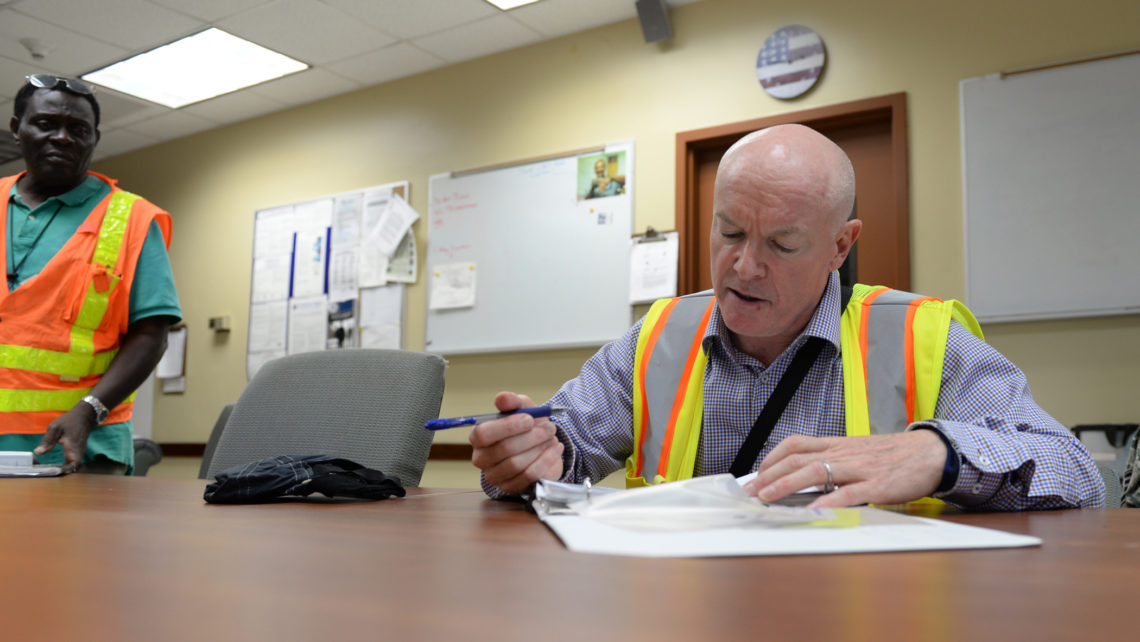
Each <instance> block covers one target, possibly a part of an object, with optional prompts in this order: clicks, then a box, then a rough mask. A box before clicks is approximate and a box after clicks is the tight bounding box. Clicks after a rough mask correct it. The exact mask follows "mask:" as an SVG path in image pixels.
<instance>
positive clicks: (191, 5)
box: [150, 0, 271, 22]
mask: <svg viewBox="0 0 1140 642" xmlns="http://www.w3.org/2000/svg"><path fill="white" fill-rule="evenodd" d="M150 1H151V2H153V3H155V4H160V5H162V6H164V7H166V8H168V9H173V10H174V11H177V12H179V13H184V14H186V15H188V16H193V17H195V18H197V19H199V20H202V21H204V22H217V21H218V20H221V19H222V18H227V17H229V16H233V15H237V14H239V13H241V12H243V11H246V10H248V9H252V8H254V7H257V6H260V5H263V4H266V3H268V2H270V1H271V0H193V1H192V2H189V1H188V0H150Z"/></svg>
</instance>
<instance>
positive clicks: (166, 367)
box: [155, 326, 186, 379]
mask: <svg viewBox="0 0 1140 642" xmlns="http://www.w3.org/2000/svg"><path fill="white" fill-rule="evenodd" d="M185 364H186V327H185V326H183V327H181V328H178V329H175V330H171V331H170V332H169V333H167V335H166V351H165V352H163V353H162V358H161V359H159V361H158V367H157V368H156V369H155V370H156V372H155V376H156V377H158V378H159V379H170V378H172V377H181V376H182V374H183V372H185V367H186V366H185Z"/></svg>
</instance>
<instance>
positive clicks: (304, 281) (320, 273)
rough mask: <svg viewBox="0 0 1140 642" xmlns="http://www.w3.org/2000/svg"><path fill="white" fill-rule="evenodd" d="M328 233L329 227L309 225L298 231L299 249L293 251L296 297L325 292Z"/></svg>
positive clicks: (294, 294) (294, 291)
mask: <svg viewBox="0 0 1140 642" xmlns="http://www.w3.org/2000/svg"><path fill="white" fill-rule="evenodd" d="M327 235H328V228H327V227H315V226H308V227H307V228H306V229H303V230H299V231H298V232H297V249H296V251H295V252H294V253H293V296H294V297H301V298H304V297H312V296H317V295H321V294H324V293H325V262H326V261H328V244H327V242H326V241H327Z"/></svg>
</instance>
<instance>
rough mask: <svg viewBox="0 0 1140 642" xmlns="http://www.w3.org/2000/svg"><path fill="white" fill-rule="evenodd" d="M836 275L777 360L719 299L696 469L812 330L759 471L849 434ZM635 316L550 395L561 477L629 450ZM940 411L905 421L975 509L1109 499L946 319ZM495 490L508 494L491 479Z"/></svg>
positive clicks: (610, 465) (726, 440)
mask: <svg viewBox="0 0 1140 642" xmlns="http://www.w3.org/2000/svg"><path fill="white" fill-rule="evenodd" d="M839 305H840V288H839V277H838V276H837V274H836V273H833V274H832V275H831V278H830V280H829V281H828V284H827V288H826V289H825V290H824V295H823V298H822V299H821V300H820V305H819V307H818V308H817V309H816V311H815V314H814V315H813V316H812V318H811V320H810V321H809V322H808V324H807V327H806V328H804V331H803V332H802V333H801V334H800V336H799V337H798V338H797V339H796V341H794V342H793V343H792V345H791V346H789V347H788V348H787V349H786V350H784V352H783V353H782V354H781V355H780V356H779V357H777V358H776V360H775V361H774V362H772V364H771V365H769V366H767V367H765V365H764V364H763V363H761V362H760V361H758V360H757V359H755V358H753V357H751V356H750V355H747V354H745V353H743V352H741V351H739V350H737V349H736V348H735V347H734V346H733V345H732V341H731V339H730V337H729V333H728V330H727V328H726V327H725V325H724V322H723V320H722V319H721V315H720V309H719V308H718V307H716V306H714V309H713V313H712V318H711V320H710V323H709V325H708V329H707V330H706V332H705V337H704V339H703V342H704V348H705V352H706V354H707V355H708V363H707V364H706V366H705V379H704V399H705V407H704V422H703V425H702V430H701V438H700V445H699V446H698V449H697V459H696V469H695V470H694V471H693V474H694V475H715V474H719V473H725V472H728V469H729V467H730V466H731V465H732V462H733V460H734V459H735V458H736V453H737V451H739V450H740V446H741V445H742V444H743V443H744V440H745V438H746V437H747V436H748V433H749V431H750V430H751V429H752V424H753V422H754V421H755V419H756V417H757V416H758V415H759V414H760V410H761V408H763V406H764V404H765V403H766V402H767V400H768V397H769V396H770V395H771V394H772V391H773V390H774V389H775V387H776V384H777V383H778V382H779V381H780V377H782V376H783V374H784V371H785V370H787V368H788V365H789V364H790V363H791V361H792V358H793V357H794V356H795V353H796V351H797V350H798V349H799V347H800V345H802V344H803V342H804V341H806V339H807V337H809V336H814V337H820V338H822V339H825V340H826V341H827V345H825V346H824V348H823V351H822V352H821V353H820V355H819V358H817V359H816V361H815V363H814V364H813V365H812V367H811V369H810V370H809V371H808V374H807V376H806V377H805V378H804V380H803V383H801V384H800V387H799V389H798V390H797V391H796V393H795V395H794V396H793V397H792V399H791V401H790V402H789V403H788V406H787V408H786V409H785V410H784V413H783V415H782V416H781V417H780V419H779V421H777V422H776V426H775V427H774V428H773V430H772V434H771V436H770V437H769V439H768V442H767V444H766V445H765V447H764V450H763V451H761V453H760V456H759V457H758V458H757V460H756V463H755V464H753V470H755V469H756V468H758V467H759V465H760V462H761V461H762V460H763V458H764V457H765V456H766V455H767V454H768V453H769V452H771V450H772V448H774V447H775V446H776V444H778V443H779V442H780V441H781V440H782V439H784V438H786V437H789V436H791V435H807V436H811V437H841V436H844V435H845V434H846V420H845V407H844V399H843V397H844V392H843V362H842V359H841V357H840V343H839V326H840V323H839V318H840V311H839ZM641 323H642V321H639V322H638V323H637V324H636V325H634V326H633V328H631V329H630V330H629V331H628V332H626V334H625V335H624V336H622V337H621V338H620V339H618V340H616V341H613V342H611V343H609V344H607V345H605V346H603V347H602V349H601V350H599V351H598V352H597V353H596V354H595V355H594V356H593V357H591V358H590V360H589V361H587V362H586V364H585V365H584V366H583V367H582V371H581V373H580V374H579V375H578V376H577V377H576V378H574V379H572V380H570V381H568V382H566V383H565V384H564V385H563V386H562V388H561V390H559V391H558V393H557V394H555V395H554V397H553V398H551V400H550V402H549V403H551V404H556V405H562V406H566V407H568V408H569V410H568V411H567V412H566V413H564V414H562V415H560V416H559V417H557V419H556V423H557V424H558V428H559V431H558V433H559V434H558V436H559V439H561V440H562V443H563V444H564V445H565V446H566V449H565V450H564V452H563V466H564V474H563V478H562V481H574V482H580V481H582V480H583V479H585V478H587V477H588V478H590V479H591V480H595V481H596V480H600V479H603V478H604V477H606V476H607V475H609V474H610V473H612V472H614V471H615V470H617V469H619V468H621V467H622V466H623V465H624V463H625V459H626V458H627V457H629V455H630V453H631V452H632V451H633V428H632V426H633V402H632V390H633V361H634V351H635V349H636V346H637V335H638V332H639V331H640V330H641ZM934 416H935V419H931V420H929V421H924V422H918V423H915V424H912V425H911V426H909V427H908V430H913V429H915V428H917V427H923V428H931V429H934V430H937V431H938V432H940V433H941V434H942V435H943V436H944V437H946V438H947V439H948V440H949V443H950V444H951V445H952V446H953V447H954V449H955V450H956V451H957V453H958V456H959V458H960V462H961V467H960V472H959V475H958V480H957V483H956V484H955V485H954V487H953V488H950V489H948V490H947V491H946V492H943V493H938V494H937V496H938V497H940V498H942V499H944V500H946V501H947V502H950V503H953V504H957V505H960V506H964V507H969V508H972V509H979V510H1024V509H1042V508H1063V507H1076V506H1103V505H1104V496H1105V493H1104V482H1103V481H1102V480H1101V477H1100V473H1099V472H1098V471H1097V468H1096V464H1095V463H1094V462H1093V460H1092V457H1091V456H1090V455H1089V453H1088V451H1087V450H1086V449H1085V447H1084V446H1083V445H1082V444H1081V442H1080V441H1079V440H1078V439H1077V438H1076V437H1074V436H1073V434H1072V433H1071V432H1070V431H1069V430H1068V429H1067V428H1065V427H1064V426H1063V425H1061V424H1060V423H1058V422H1057V420H1055V419H1053V418H1052V417H1050V416H1049V415H1048V414H1046V413H1045V411H1044V410H1042V409H1041V408H1040V407H1039V406H1038V405H1037V404H1036V403H1035V402H1034V401H1033V396H1032V394H1031V393H1030V391H1029V385H1028V383H1027V382H1026V379H1025V375H1024V373H1022V372H1021V370H1019V369H1018V368H1017V366H1015V365H1013V364H1012V363H1010V362H1009V360H1008V359H1006V358H1005V357H1003V356H1002V355H1001V354H1000V353H999V352H997V351H996V350H994V349H993V348H992V347H990V346H989V345H988V344H986V343H985V342H984V341H982V340H980V339H978V338H977V337H975V336H974V335H973V334H971V333H970V332H968V331H967V330H965V329H964V328H962V327H961V326H960V325H958V323H956V322H955V323H952V324H951V326H950V335H949V338H948V340H947V346H946V358H945V362H944V365H943V369H942V387H941V392H940V393H939V396H938V404H937V407H936V408H935V415H934ZM483 487H484V490H486V491H487V493H488V495H490V496H492V497H501V496H503V493H502V491H500V490H499V489H498V488H495V487H494V486H491V485H490V484H487V483H486V481H484V482H483Z"/></svg>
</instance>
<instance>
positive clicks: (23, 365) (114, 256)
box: [0, 191, 139, 410]
mask: <svg viewBox="0 0 1140 642" xmlns="http://www.w3.org/2000/svg"><path fill="white" fill-rule="evenodd" d="M138 198H139V197H138V196H137V195H135V194H131V193H130V192H123V191H117V192H114V193H113V194H112V195H111V198H110V201H109V202H108V204H107V212H106V214H104V216H103V223H102V225H101V227H100V228H99V236H98V240H97V241H96V245H95V252H94V254H93V255H92V257H91V269H92V270H93V272H94V275H95V276H94V278H93V279H92V282H91V284H90V285H89V286H88V288H87V293H86V295H85V296H84V298H83V303H82V305H81V306H80V308H79V313H78V314H77V315H76V318H75V320H74V322H73V324H72V326H71V349H70V351H68V352H58V351H55V350H45V349H42V348H31V347H28V346H19V345H0V368H14V369H18V370H29V371H32V372H45V373H48V374H54V375H58V376H59V377H61V378H63V379H67V380H78V379H79V378H81V377H86V376H90V375H95V374H102V373H104V372H106V371H107V368H108V367H109V366H110V365H111V361H112V360H113V359H114V358H115V355H116V354H117V353H118V350H117V349H116V350H108V351H105V352H101V353H98V354H96V353H95V330H96V329H97V328H98V327H99V326H100V324H102V322H103V316H104V315H105V314H106V313H107V306H108V304H109V302H110V298H111V291H112V290H113V289H114V287H115V285H117V284H118V282H119V277H118V276H116V275H115V274H114V268H115V263H116V261H117V260H118V258H119V250H120V249H121V248H122V245H123V235H124V234H125V233H126V229H127V220H128V219H129V218H130V215H131V207H133V206H134V202H135V201H136V200H138ZM4 392H13V391H10V390H9V391H4ZM19 392H21V394H28V395H32V396H35V395H34V393H33V392H32V391H19ZM79 398H80V399H82V398H83V395H82V394H81V395H80V396H79ZM28 403H33V404H36V405H38V406H39V407H37V408H35V410H54V409H56V408H55V406H54V402H49V401H42V402H33V401H30V400H29V401H28ZM76 403H78V399H77V400H76ZM72 405H75V404H72ZM70 407H71V406H67V408H64V410H67V409H68V408H70ZM0 408H3V409H7V408H9V406H8V405H7V404H6V403H0Z"/></svg>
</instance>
